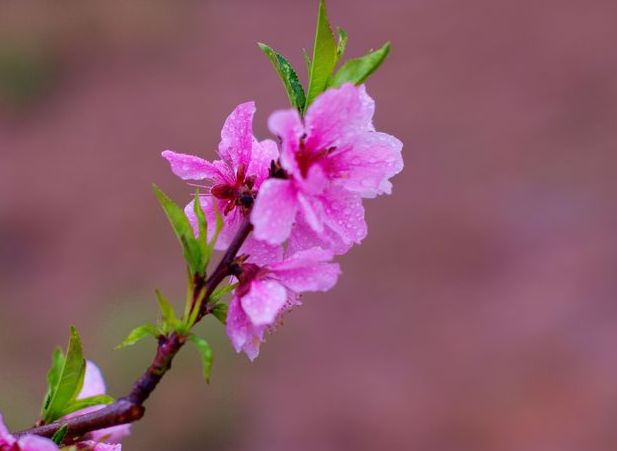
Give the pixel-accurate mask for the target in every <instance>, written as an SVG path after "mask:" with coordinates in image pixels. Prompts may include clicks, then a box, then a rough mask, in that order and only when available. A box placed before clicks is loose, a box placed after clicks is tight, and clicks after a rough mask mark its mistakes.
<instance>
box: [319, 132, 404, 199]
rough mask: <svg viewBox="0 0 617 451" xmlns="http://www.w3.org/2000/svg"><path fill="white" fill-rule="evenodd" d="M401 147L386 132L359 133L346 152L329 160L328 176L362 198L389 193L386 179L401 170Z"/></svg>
mask: <svg viewBox="0 0 617 451" xmlns="http://www.w3.org/2000/svg"><path fill="white" fill-rule="evenodd" d="M402 148H403V143H402V142H401V141H399V140H398V139H396V138H395V137H394V136H391V135H388V134H386V133H379V132H365V133H361V134H359V135H358V136H357V137H356V138H355V140H354V141H353V142H352V143H351V144H350V145H349V147H348V148H347V149H343V150H341V151H340V152H337V153H335V154H333V155H332V156H330V157H329V158H328V168H329V174H330V176H331V177H335V178H337V179H338V180H337V181H338V182H339V184H340V186H343V187H344V188H345V189H347V190H349V191H354V192H356V193H358V194H360V195H361V196H362V197H375V196H377V195H378V194H390V193H391V192H392V183H390V181H389V180H388V179H389V178H390V177H393V176H394V175H395V174H398V173H399V172H401V170H402V169H403V158H402V156H401V149H402Z"/></svg>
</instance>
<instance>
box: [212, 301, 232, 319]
mask: <svg viewBox="0 0 617 451" xmlns="http://www.w3.org/2000/svg"><path fill="white" fill-rule="evenodd" d="M228 310H229V306H228V305H227V304H216V305H215V306H214V308H213V309H212V314H213V315H214V317H215V318H216V319H218V320H219V321H220V322H221V323H223V324H227V311H228Z"/></svg>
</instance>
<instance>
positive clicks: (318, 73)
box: [304, 0, 337, 111]
mask: <svg viewBox="0 0 617 451" xmlns="http://www.w3.org/2000/svg"><path fill="white" fill-rule="evenodd" d="M336 52H337V45H336V41H335V40H334V34H333V33H332V28H331V27H330V23H329V22H328V15H327V11H326V2H325V0H321V1H320V2H319V14H318V16H317V27H316V30H315V45H314V47H313V59H312V63H311V70H310V74H309V85H308V86H309V87H308V95H307V100H306V104H305V106H304V110H305V111H306V109H307V108H308V107H309V105H310V104H311V103H312V102H313V100H315V98H316V97H317V96H318V95H319V94H321V93H322V92H323V91H325V90H326V88H327V87H328V80H329V79H330V76H331V75H332V72H333V71H334V66H336V54H337V53H336Z"/></svg>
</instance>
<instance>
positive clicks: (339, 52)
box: [336, 27, 349, 61]
mask: <svg viewBox="0 0 617 451" xmlns="http://www.w3.org/2000/svg"><path fill="white" fill-rule="evenodd" d="M336 30H337V32H338V44H337V45H336V60H337V61H339V60H340V59H341V58H342V57H343V55H344V54H345V49H346V48H347V40H348V39H349V36H348V35H347V32H346V31H345V30H343V29H342V28H341V27H338V28H337V29H336Z"/></svg>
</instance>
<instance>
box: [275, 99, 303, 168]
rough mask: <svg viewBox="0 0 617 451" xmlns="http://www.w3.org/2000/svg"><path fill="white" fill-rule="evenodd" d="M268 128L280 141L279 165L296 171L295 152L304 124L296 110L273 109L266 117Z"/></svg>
mask: <svg viewBox="0 0 617 451" xmlns="http://www.w3.org/2000/svg"><path fill="white" fill-rule="evenodd" d="M268 128H269V129H270V131H271V132H272V133H273V134H275V135H276V136H278V137H279V139H280V140H281V142H282V148H281V165H282V166H283V168H284V169H285V170H286V171H288V172H290V173H295V172H298V170H297V164H296V158H295V153H296V152H297V150H298V146H299V143H300V137H301V136H302V134H303V133H304V126H303V125H302V121H301V120H300V115H299V114H298V111H296V110H294V109H289V110H280V111H275V112H274V113H272V114H271V115H270V118H269V119H268Z"/></svg>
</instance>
